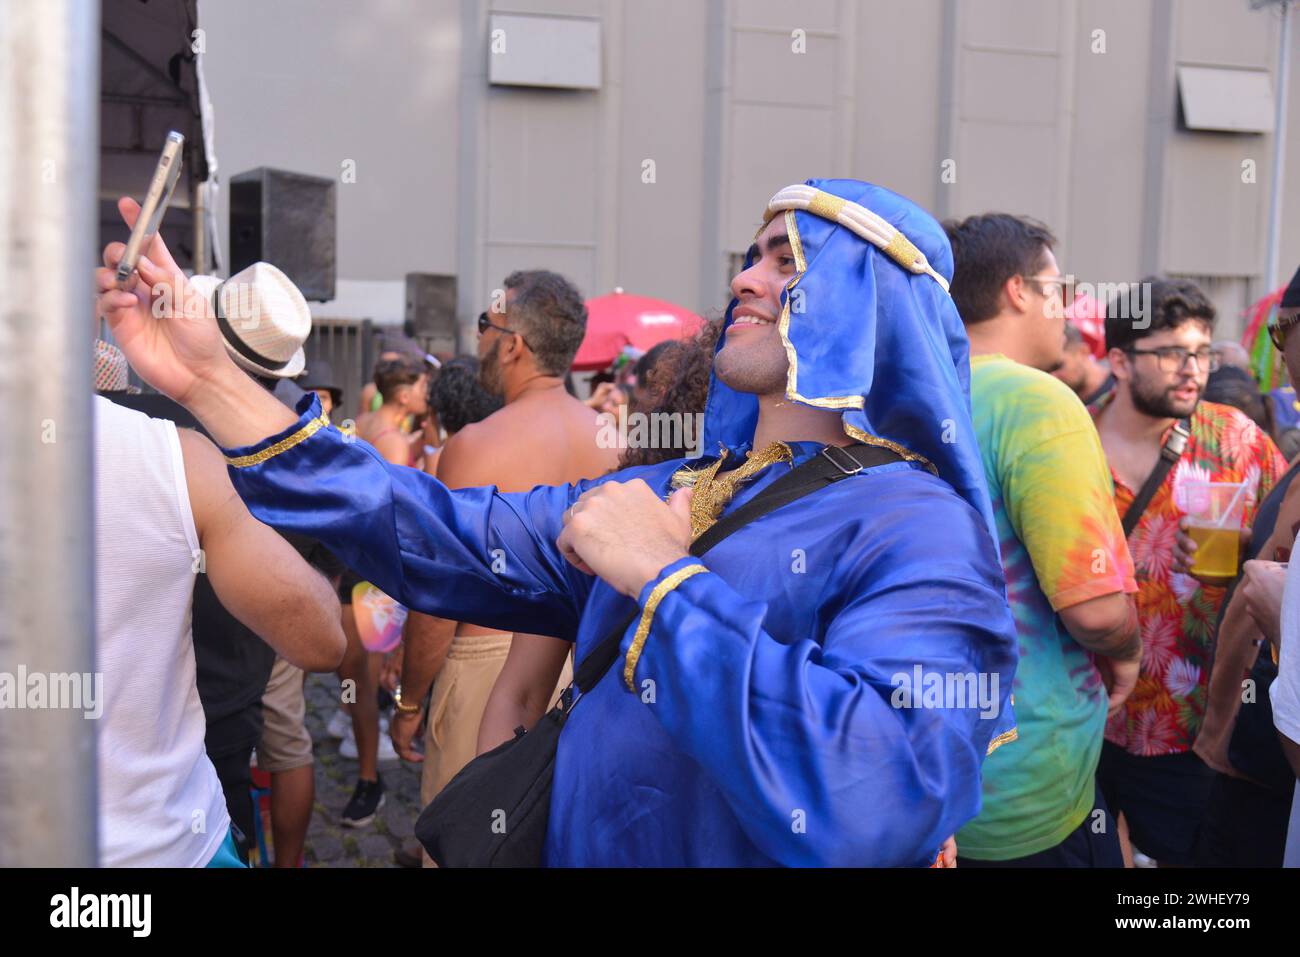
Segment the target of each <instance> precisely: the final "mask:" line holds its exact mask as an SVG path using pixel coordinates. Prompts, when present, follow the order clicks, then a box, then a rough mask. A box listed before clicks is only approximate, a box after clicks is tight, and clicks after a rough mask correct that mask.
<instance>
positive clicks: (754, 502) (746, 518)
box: [565, 443, 902, 703]
mask: <svg viewBox="0 0 1300 957" xmlns="http://www.w3.org/2000/svg"><path fill="white" fill-rule="evenodd" d="M901 461H902V456H900V455H899V454H898V453H896V452H893V451H891V450H889V449H885V448H880V447H879V446H875V445H863V444H860V443H859V444H856V445H850V446H847V447H840V446H834V445H828V446H826V447H825V448H824V449H822V450H821V452H820V453H819V454H817V455H814V456H813V457H812V458H810V459H809V460H808V461H807V462H804V463H803V464H802V465H800V466H798V467H797V468H793V469H791V470H790V471H789V472H787V473H786V474H785V475H782V476H781V477H780V478H779V479H777V480H776V481H775V482H773V483H772V484H771V485H769V486H767V488H765V489H763V490H762V491H761V492H759V493H758V494H757V495H755V496H754V497H753V498H751V499H750V500H749V501H748V502H746V503H745V504H744V505H741V506H740V507H739V508H737V509H736V510H735V511H733V512H731V513H729V514H727V515H723V516H722V517H721V518H719V519H718V520H717V521H716V522H714V523H713V524H712V525H711V526H709V528H708V529H707V530H705V532H704V534H702V535H701V536H700V537H699V538H697V539H696V540H695V541H694V542H692V543H691V547H690V553H691V554H692V555H697V556H698V555H703V554H704V553H705V552H707V551H708V550H709V549H711V548H713V547H714V546H715V545H717V544H718V543H719V542H721V541H722V540H723V539H724V538H726V537H727V536H729V535H731V534H732V533H733V532H737V531H739V530H740V529H741V528H743V527H744V526H746V525H748V524H749V523H750V522H752V521H754V520H755V519H758V518H761V517H762V516H764V515H766V514H767V513H768V512H771V511H774V510H776V509H778V508H780V507H781V506H783V505H788V504H790V503H791V502H793V501H795V500H796V499H799V498H803V496H805V495H807V494H808V493H810V492H815V491H816V490H817V489H819V488H824V487H825V486H827V485H830V484H831V483H833V482H838V481H840V480H841V479H845V478H848V477H849V476H850V475H857V474H858V473H859V472H861V471H862V470H863V469H869V468H873V467H875V466H877V465H887V464H888V463H890V462H901ZM640 614H641V610H640V609H639V608H637V609H634V610H633V611H632V613H631V614H630V615H628V616H627V617H626V618H625V619H624V620H623V622H622V623H621V624H620V625H619V626H618V627H617V628H615V629H614V630H613V631H612V632H610V634H609V635H608V636H607V637H606V638H605V640H604V641H602V642H601V643H600V644H599V645H597V646H596V647H595V648H593V649H592V650H591V652H590V654H588V655H587V657H586V658H584V659H582V662H581V663H580V664H579V665H578V669H577V671H576V673H575V676H574V681H573V683H574V684H575V685H577V687H578V690H580V691H583V692H587V691H590V690H591V689H592V688H594V687H595V686H596V684H597V682H599V681H600V679H601V678H603V677H605V673H606V672H607V671H609V669H610V667H611V666H612V665H613V664H614V661H615V659H617V658H618V646H619V644H620V643H621V642H622V640H623V633H624V632H626V631H627V628H628V625H630V624H632V622H633V621H634V620H635V619H636V618H637V616H638V615H640ZM570 695H571V692H566V694H565V697H566V699H568V698H569V697H570ZM566 703H567V700H566Z"/></svg>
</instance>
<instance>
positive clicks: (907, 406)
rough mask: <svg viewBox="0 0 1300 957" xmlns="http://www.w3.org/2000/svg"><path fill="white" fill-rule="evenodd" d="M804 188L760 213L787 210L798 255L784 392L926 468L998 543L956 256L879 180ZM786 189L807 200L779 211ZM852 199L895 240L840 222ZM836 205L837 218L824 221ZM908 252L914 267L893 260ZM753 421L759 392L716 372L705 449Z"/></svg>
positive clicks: (745, 430)
mask: <svg viewBox="0 0 1300 957" xmlns="http://www.w3.org/2000/svg"><path fill="white" fill-rule="evenodd" d="M805 185H806V187H811V190H809V189H805V188H801V187H792V188H790V189H788V190H782V191H781V193H778V194H777V196H776V197H774V200H773V203H772V204H770V205H769V206H768V209H767V214H766V216H765V222H764V227H766V225H767V222H770V220H771V218H772V217H773V216H775V215H783V216H784V217H785V220H786V227H787V229H788V230H789V236H790V245H791V249H792V251H793V255H794V258H795V270H796V275H795V276H794V278H793V279H791V280H790V282H789V283H788V284H787V285H786V291H785V293H784V294H783V295H782V298H781V315H780V320H779V330H780V335H781V338H782V340H783V342H784V343H785V348H786V354H787V355H788V357H789V360H790V366H789V371H788V373H787V380H786V398H787V399H790V400H793V401H796V402H803V403H805V404H807V405H812V406H817V407H819V408H824V409H839V410H840V411H841V418H842V419H843V423H844V431H845V432H846V433H847V434H848V435H850V436H852V437H853V438H855V439H857V440H858V441H861V442H866V443H868V444H870V445H884V446H887V447H889V448H891V449H893V450H894V451H896V452H899V453H900V454H902V455H903V456H904V457H905V458H907V459H910V460H913V461H918V462H921V463H923V464H924V465H926V467H928V468H929V469H930V470H931V471H933V472H935V473H936V474H937V475H938V476H939V477H940V478H942V479H944V480H945V481H946V482H948V484H950V485H951V486H952V487H953V488H954V489H956V490H957V492H958V493H959V494H960V495H961V496H962V498H964V499H966V501H968V502H969V503H970V504H971V505H972V506H974V507H975V508H976V509H977V510H978V511H979V512H980V514H981V515H983V516H984V520H985V522H986V524H987V525H988V527H989V533H990V535H993V536H994V539H995V540H996V532H995V528H994V524H993V508H992V505H991V504H990V501H989V495H988V488H987V486H986V484H985V481H984V467H983V465H982V464H981V461H980V454H979V447H978V445H977V444H976V440H975V429H974V426H973V424H972V422H971V411H970V361H969V355H970V344H969V342H968V340H967V338H966V330H965V328H964V326H963V325H962V321H961V317H960V316H959V315H958V314H957V308H956V306H955V305H953V301H952V298H951V297H950V296H949V295H948V291H947V282H948V281H949V280H950V279H951V278H952V268H953V264H952V250H951V248H950V247H949V245H948V238H947V236H946V235H944V231H943V228H942V227H941V226H940V225H939V223H938V222H937V221H936V220H935V219H934V217H933V216H931V215H930V214H929V213H927V212H925V210H923V209H921V208H920V207H919V206H917V205H916V204H915V203H913V202H911V201H910V200H908V199H905V198H903V197H902V196H899V195H898V194H897V193H893V192H890V191H889V190H887V189H884V188H882V187H880V186H873V185H871V184H870V183H863V182H859V181H858V180H851V179H810V180H808V181H807V182H806V184H805ZM791 193H800V194H803V195H808V194H811V195H810V197H809V201H808V202H807V203H806V205H807V206H808V207H809V208H807V209H792V208H784V209H783V208H781V207H782V206H789V205H791V204H790V203H788V202H781V201H780V200H782V198H783V197H785V196H787V195H789V194H791ZM844 201H847V202H844ZM849 204H857V205H858V206H860V207H864V208H865V210H867V211H869V212H870V213H874V214H876V216H878V217H880V218H881V219H883V220H885V222H886V223H888V224H890V225H891V226H892V227H894V229H895V230H896V231H897V234H898V235H897V236H895V237H894V241H893V243H892V244H890V243H888V242H887V241H886V240H885V239H884V238H882V243H883V244H885V245H891V246H892V248H891V249H890V251H889V252H886V251H885V250H883V249H881V248H880V247H879V246H877V245H875V244H874V243H873V242H870V241H868V240H867V239H865V238H863V237H862V236H861V235H859V234H858V233H857V232H855V231H854V230H853V229H852V228H850V226H847V225H841V221H847V220H849V219H850V218H851V217H852V214H853V212H854V210H853V207H852V206H850V205H849ZM798 205H805V204H804V203H798ZM846 209H847V210H848V212H847V213H846V212H845V210H846ZM836 214H838V215H839V217H840V219H839V220H837V219H835V218H831V219H828V218H826V217H827V216H832V217H834V216H835V215H836ZM859 217H860V218H861V215H860V214H859ZM909 247H911V248H910V249H909ZM917 252H919V253H920V255H921V257H923V259H919V260H918V259H917V258H916V255H915V254H916V253H917ZM896 255H897V256H898V257H899V258H897V259H896V258H895V256H896ZM909 255H910V256H911V259H910V261H911V262H913V263H915V265H914V266H913V269H915V270H917V271H909V270H908V269H906V268H904V266H903V265H900V261H899V260H900V259H902V260H903V261H909V260H908V257H909ZM749 265H750V259H749V258H748V257H747V258H746V261H745V266H746V268H748V267H749ZM736 305H737V300H735V299H733V300H732V301H731V305H730V306H728V308H727V314H726V319H725V322H724V327H723V328H724V333H723V335H722V336H720V337H719V339H718V348H719V349H720V348H721V347H722V346H723V344H725V342H726V332H725V330H726V328H727V327H729V326H730V325H731V322H732V313H733V312H734V310H735V308H736ZM757 421H758V397H757V396H754V395H751V394H748V393H742V392H737V391H736V390H735V389H732V388H731V387H730V386H728V385H726V384H725V383H723V382H721V381H720V380H719V379H718V378H717V376H716V375H714V376H712V378H711V379H710V382H709V397H708V403H707V405H706V407H705V413H704V443H703V451H704V453H705V454H713V453H715V452H716V451H717V448H718V445H719V444H721V445H724V446H726V447H728V448H735V447H737V446H740V445H743V444H745V443H748V442H749V441H750V440H751V439H752V438H753V435H754V427H755V425H756V424H757Z"/></svg>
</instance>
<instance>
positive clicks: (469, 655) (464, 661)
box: [420, 632, 573, 867]
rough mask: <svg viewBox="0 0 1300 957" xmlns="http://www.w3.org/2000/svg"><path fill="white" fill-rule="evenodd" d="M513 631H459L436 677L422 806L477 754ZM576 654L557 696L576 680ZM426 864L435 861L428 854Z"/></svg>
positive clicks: (426, 741)
mask: <svg viewBox="0 0 1300 957" xmlns="http://www.w3.org/2000/svg"><path fill="white" fill-rule="evenodd" d="M511 637H512V636H511V635H510V634H509V633H508V632H507V633H504V634H502V633H497V634H491V635H457V636H456V637H455V638H453V639H452V643H451V648H450V649H449V650H448V652H447V659H446V661H445V662H443V665H442V669H441V670H440V671H439V672H438V677H437V678H436V679H434V682H433V693H432V695H431V696H430V699H429V721H428V724H427V726H426V729H425V738H424V762H423V767H422V769H421V772H420V806H421V807H427V806H428V804H429V802H430V801H432V800H433V799H434V798H435V797H437V795H438V792H439V791H441V790H442V789H443V788H444V787H446V786H447V782H448V781H450V780H451V779H452V778H454V777H455V776H456V775H457V774H458V773H460V770H461V768H463V767H465V765H467V764H469V762H470V761H472V760H473V759H474V757H475V756H476V755H477V754H478V729H479V725H480V724H482V722H483V712H484V710H485V709H486V708H487V702H488V697H489V696H490V695H491V694H492V686H493V685H495V684H496V681H497V677H498V676H499V675H500V674H501V669H502V667H503V666H504V665H505V663H506V656H507V655H508V654H509V653H510V639H511ZM571 661H572V656H570V657H569V658H567V659H565V662H564V670H563V671H562V672H561V673H560V681H559V684H558V685H557V690H556V694H555V695H554V696H553V697H552V701H554V700H555V699H556V698H558V697H559V692H560V691H563V690H564V689H565V688H566V687H567V686H568V684H569V682H571V681H572V680H573V668H572V665H571ZM423 857H424V862H425V866H426V867H427V866H430V865H432V863H433V862H432V861H430V860H429V857H428V855H427V854H425V855H423Z"/></svg>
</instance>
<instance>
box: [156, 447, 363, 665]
mask: <svg viewBox="0 0 1300 957" xmlns="http://www.w3.org/2000/svg"><path fill="white" fill-rule="evenodd" d="M177 432H178V435H179V438H180V443H181V454H182V455H183V456H184V458H185V481H186V485H187V488H188V491H189V496H190V506H191V509H192V510H193V513H194V525H195V528H196V530H197V531H198V534H199V542H200V544H201V545H202V548H203V563H202V567H203V570H204V572H205V573H206V574H207V575H208V577H209V578H210V579H211V582H212V590H213V591H214V592H215V593H216V595H217V597H218V598H219V599H220V600H221V603H222V604H223V605H224V606H225V607H226V608H227V609H228V610H229V611H230V613H231V614H232V615H234V616H235V617H236V618H238V619H239V620H240V621H241V622H243V624H244V625H246V626H247V627H248V628H249V629H250V630H251V631H253V632H255V633H256V634H257V635H258V636H259V637H260V638H261V639H262V640H263V641H265V642H266V643H267V644H269V645H270V646H271V647H272V648H274V649H275V650H276V651H277V652H278V653H279V654H280V655H281V656H282V657H284V658H286V659H288V660H289V661H290V662H291V663H292V664H295V665H297V666H298V667H300V668H303V669H305V670H307V671H333V670H334V669H335V668H337V667H338V664H339V662H340V661H341V660H342V659H343V648H344V645H345V641H344V638H343V629H342V627H341V626H340V625H339V600H338V597H337V596H336V595H335V594H334V589H333V587H331V585H330V583H329V582H328V581H327V580H326V579H325V576H323V575H322V574H321V573H320V572H318V571H317V570H316V569H314V568H312V567H311V566H310V565H308V564H307V562H306V561H304V560H303V558H302V556H301V555H299V554H298V552H297V550H296V549H294V547H293V546H292V545H290V544H289V543H288V542H287V541H285V540H284V539H283V538H282V537H281V536H280V535H279V534H278V533H277V532H276V531H275V530H274V529H272V528H268V527H267V526H265V525H263V524H262V523H261V522H259V521H258V520H257V519H255V518H253V516H252V515H250V514H249V513H248V509H247V508H245V507H244V503H243V502H241V501H240V500H239V496H238V495H236V494H235V490H234V489H233V488H231V485H230V479H229V477H228V476H227V475H226V463H225V460H224V459H222V457H221V453H220V452H218V451H217V450H216V448H215V447H214V446H213V445H212V443H211V442H209V441H208V440H207V439H205V438H204V437H203V436H201V435H199V434H198V433H197V432H192V431H190V430H188V429H179V430H177Z"/></svg>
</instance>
